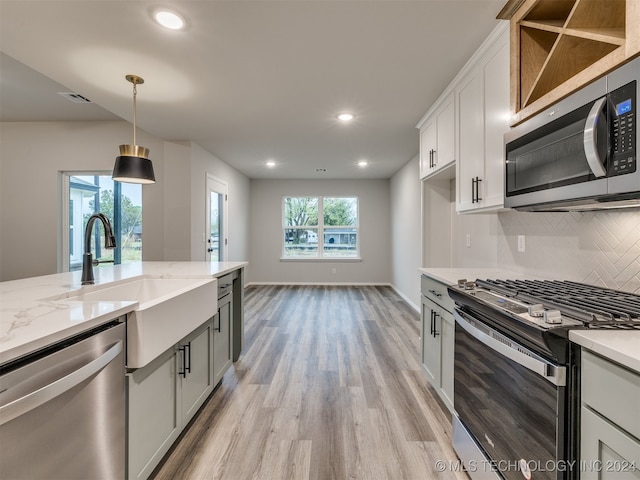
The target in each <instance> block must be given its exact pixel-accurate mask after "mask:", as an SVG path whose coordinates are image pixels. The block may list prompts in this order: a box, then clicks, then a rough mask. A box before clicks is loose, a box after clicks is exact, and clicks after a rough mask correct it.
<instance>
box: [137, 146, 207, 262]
mask: <svg viewBox="0 0 640 480" xmlns="http://www.w3.org/2000/svg"><path fill="white" fill-rule="evenodd" d="M164 151H165V165H164V171H165V178H166V185H165V189H164V250H163V253H164V255H163V260H171V261H189V260H191V230H192V229H191V217H190V215H188V213H187V212H189V210H190V208H191V193H190V192H191V148H190V146H189V145H188V144H186V143H180V142H165V143H164ZM202 201H204V197H202ZM143 212H144V218H145V219H146V218H147V212H146V210H144V208H143ZM146 242H147V239H146V238H145V239H144V245H145V246H146ZM143 250H144V249H143Z"/></svg>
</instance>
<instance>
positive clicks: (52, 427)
mask: <svg viewBox="0 0 640 480" xmlns="http://www.w3.org/2000/svg"><path fill="white" fill-rule="evenodd" d="M124 342H125V326H124V323H121V322H120V321H114V322H111V323H110V324H108V325H103V326H102V327H99V328H97V329H94V330H92V331H90V332H87V333H85V334H83V335H79V336H77V337H74V338H72V339H69V340H67V341H65V342H61V343H59V344H56V345H54V346H52V347H49V348H47V349H45V350H43V351H40V352H38V353H37V354H33V355H31V356H29V357H27V358H24V359H22V360H19V361H15V362H12V363H8V364H5V365H3V366H1V367H0V478H2V479H3V480H13V479H29V480H36V479H47V480H54V479H60V480H63V479H64V480H72V479H82V480H87V479H92V480H93V479H110V480H112V479H115V480H117V479H124V477H125V383H124V380H125V376H124V374H125V366H124V352H125V348H124V347H125V344H124Z"/></svg>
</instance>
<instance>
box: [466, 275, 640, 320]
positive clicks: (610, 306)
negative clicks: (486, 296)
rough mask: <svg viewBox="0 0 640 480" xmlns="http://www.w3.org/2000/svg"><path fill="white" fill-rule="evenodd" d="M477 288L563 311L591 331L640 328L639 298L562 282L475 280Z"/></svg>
mask: <svg viewBox="0 0 640 480" xmlns="http://www.w3.org/2000/svg"><path fill="white" fill-rule="evenodd" d="M476 285H478V286H479V287H482V288H485V289H488V290H491V291H495V292H497V293H500V294H503V295H505V296H508V297H513V298H515V299H518V300H521V301H524V302H526V303H533V304H535V303H539V304H542V305H543V306H544V307H545V308H548V309H554V310H560V312H561V313H562V314H564V315H567V316H570V317H572V318H575V319H577V320H580V321H582V322H584V323H585V324H586V325H587V326H588V327H589V328H634V329H635V328H640V295H635V294H632V293H627V292H621V291H618V290H612V289H608V288H601V287H595V286H592V285H586V284H583V283H578V282H571V281H559V280H476Z"/></svg>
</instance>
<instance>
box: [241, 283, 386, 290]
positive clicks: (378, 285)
mask: <svg viewBox="0 0 640 480" xmlns="http://www.w3.org/2000/svg"><path fill="white" fill-rule="evenodd" d="M258 285H292V286H298V285H299V286H310V285H319V286H336V287H349V286H353V287H392V285H391V284H390V283H384V282H380V283H377V282H249V283H247V285H245V286H246V287H252V286H258ZM394 290H395V289H394Z"/></svg>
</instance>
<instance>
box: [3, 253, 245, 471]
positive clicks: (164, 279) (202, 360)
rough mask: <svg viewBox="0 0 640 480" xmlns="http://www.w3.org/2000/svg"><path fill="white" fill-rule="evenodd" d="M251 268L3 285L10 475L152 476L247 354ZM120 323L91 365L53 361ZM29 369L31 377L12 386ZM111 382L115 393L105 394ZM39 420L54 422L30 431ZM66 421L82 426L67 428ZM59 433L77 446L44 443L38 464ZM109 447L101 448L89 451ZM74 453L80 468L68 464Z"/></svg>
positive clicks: (163, 269)
mask: <svg viewBox="0 0 640 480" xmlns="http://www.w3.org/2000/svg"><path fill="white" fill-rule="evenodd" d="M246 265H247V263H246V262H224V263H205V262H141V263H133V264H125V265H119V266H112V267H103V268H97V269H95V284H94V285H85V286H82V285H81V272H79V271H78V272H69V273H61V274H54V275H48V276H42V277H34V278H27V279H21V280H15V281H10V282H3V283H0V368H1V369H2V377H0V380H1V381H2V386H3V388H2V389H1V392H2V397H0V399H1V400H2V407H1V411H0V428H1V431H0V435H2V436H4V437H5V439H6V438H12V439H14V440H15V441H12V442H10V443H9V444H10V446H11V448H10V449H6V448H5V449H3V451H2V458H1V459H0V463H2V464H3V468H5V471H8V472H9V473H10V476H14V477H19V478H46V476H47V474H45V473H44V472H50V471H51V468H54V467H53V466H52V465H55V464H57V462H60V461H63V462H64V463H65V464H66V465H77V469H76V470H74V471H73V473H72V474H69V472H67V471H66V470H65V472H66V473H65V475H67V474H68V475H70V477H73V478H78V475H80V477H79V478H85V477H88V476H89V477H91V478H129V479H133V478H137V479H145V478H147V477H148V476H149V475H150V474H151V472H152V471H153V469H154V468H155V466H156V465H157V464H158V463H159V462H160V461H161V460H162V457H163V456H164V454H165V453H166V452H167V451H168V450H169V448H170V447H171V445H172V444H173V442H174V441H175V440H176V439H177V438H178V436H179V435H180V433H181V432H182V430H183V429H184V428H185V427H186V426H187V425H188V424H189V421H190V420H191V419H192V418H193V417H194V416H195V414H196V413H197V412H198V410H199V409H200V407H201V406H202V405H203V404H204V402H205V401H206V399H207V398H208V397H209V396H210V395H211V393H212V392H213V390H214V388H215V387H216V385H217V384H218V383H220V381H221V380H222V376H223V375H224V373H225V371H226V370H227V369H228V368H229V367H230V366H231V364H232V362H233V361H235V360H237V359H238V357H239V356H240V352H241V350H242V346H243V337H244V306H243V303H244V267H245V266H246ZM116 328H117V329H118V331H120V332H122V333H121V336H120V339H118V340H117V342H112V343H110V344H109V346H107V347H96V348H93V350H92V352H93V354H95V358H93V357H91V358H90V357H88V355H89V353H88V352H89V351H88V350H87V353H82V356H78V355H76V356H75V357H73V362H74V365H72V366H69V360H65V362H66V363H64V364H60V365H58V363H59V362H57V361H56V359H57V358H58V357H56V356H55V355H58V353H54V352H66V351H70V349H71V348H75V347H74V345H77V344H81V343H79V342H86V341H91V342H93V338H94V336H95V337H97V336H98V335H100V334H101V332H103V331H104V330H105V329H113V330H114V331H115V329H116ZM125 329H126V336H125V333H124V332H125ZM125 337H126V339H125ZM105 349H106V351H105ZM116 355H119V356H118V357H116ZM43 358H44V359H46V360H48V359H50V361H49V362H48V363H47V364H42V362H43ZM114 358H119V359H120V360H119V362H115V361H112V359H114ZM125 358H126V361H125V360H124V359H125ZM87 360H90V361H89V362H88V363H87ZM107 362H108V364H109V365H113V366H110V368H109V372H110V373H109V377H108V378H109V380H108V382H106V379H105V378H104V377H105V375H106V374H105V373H102V369H103V368H104V367H105V366H106V365H107ZM40 365H42V367H41V368H40ZM36 367H38V368H39V369H36ZM28 368H31V370H30V371H29V372H31V373H30V374H29V376H25V375H26V374H25V375H22V377H24V378H26V380H20V381H17V380H15V377H16V373H17V372H22V371H26V369H28ZM52 369H56V370H60V372H58V374H57V375H58V376H57V377H55V378H53V379H52V380H47V381H46V382H41V383H42V385H43V386H40V383H36V384H34V385H32V386H31V387H32V388H31V390H29V391H30V392H31V393H28V394H27V395H25V388H26V387H24V388H23V386H22V385H23V384H25V385H26V383H27V382H30V383H34V382H40V380H39V378H40V377H41V376H44V373H45V372H47V371H50V370H52ZM85 372H88V373H85ZM105 372H106V369H105ZM22 377H21V378H22ZM30 377H32V378H33V379H31V380H29V378H30ZM56 378H57V380H56ZM34 379H35V380H34ZM58 385H60V388H59V387H58ZM62 385H64V387H62ZM106 385H108V386H109V388H110V391H113V395H112V396H111V397H108V398H107V397H105V396H104V392H105V391H106V390H105V386H106ZM125 387H126V388H125ZM54 392H56V393H54ZM79 392H80V393H81V395H79ZM63 394H64V396H63ZM71 399H73V401H74V402H75V403H73V402H71ZM80 399H83V400H82V401H80ZM61 402H62V403H61ZM27 405H29V406H28V407H27ZM67 407H68V408H67ZM38 412H39V413H38ZM43 412H44V413H43ZM81 412H86V413H87V414H86V415H85V416H78V415H79V414H80V413H81ZM63 413H64V415H65V416H63ZM42 415H45V417H46V418H47V419H49V418H55V419H58V418H60V419H61V420H60V421H59V422H53V421H49V420H43V418H41V417H42ZM69 415H70V416H71V418H73V419H74V420H73V422H72V421H70V420H69ZM65 419H66V420H65ZM76 420H77V422H76ZM35 421H37V423H39V424H46V425H47V426H51V425H53V424H54V423H55V425H56V427H55V430H54V429H53V428H49V427H47V429H45V430H40V433H38V434H35V433H31V432H32V431H33V427H32V424H33V423H34V422H35ZM69 423H74V424H77V425H76V427H75V428H74V429H72V430H68V428H67V426H66V425H68V424H69ZM96 423H101V424H105V425H109V432H111V434H109V435H107V432H106V431H105V430H102V429H98V430H96V429H94V428H92V425H94V424H96ZM45 433H46V434H47V435H49V437H47V436H43V435H44V434H45ZM62 434H64V435H67V436H68V438H67V442H66V444H67V445H72V443H70V442H72V441H73V442H75V443H73V445H75V447H74V449H75V450H74V451H73V452H71V453H69V448H66V449H65V448H62V449H57V448H56V449H51V448H50V446H49V447H45V448H42V449H40V448H39V449H37V450H36V451H37V452H38V455H36V458H37V460H34V461H31V460H28V459H27V458H28V457H29V456H30V455H31V454H32V453H33V449H34V447H33V445H34V442H39V443H38V445H42V444H43V443H44V444H49V445H50V444H51V441H50V440H51V439H50V437H52V436H53V437H56V436H59V435H62ZM47 439H48V440H47ZM104 442H107V443H108V449H107V450H106V452H98V451H97V450H96V449H93V448H90V446H91V445H94V444H95V445H102V444H103V443H104ZM125 449H126V452H125ZM103 453H108V458H109V463H108V466H107V467H105V465H107V464H106V463H105V458H106V455H103ZM67 455H72V456H71V457H67ZM77 456H80V457H82V458H83V459H84V460H83V461H84V463H81V464H79V463H78V462H75V461H73V460H72V457H73V458H76V457H77ZM61 459H64V460H61ZM125 459H126V460H125ZM103 464H104V465H103ZM125 464H126V465H125ZM98 467H100V468H98ZM103 467H105V468H103ZM7 468H8V470H6V469H7Z"/></svg>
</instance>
